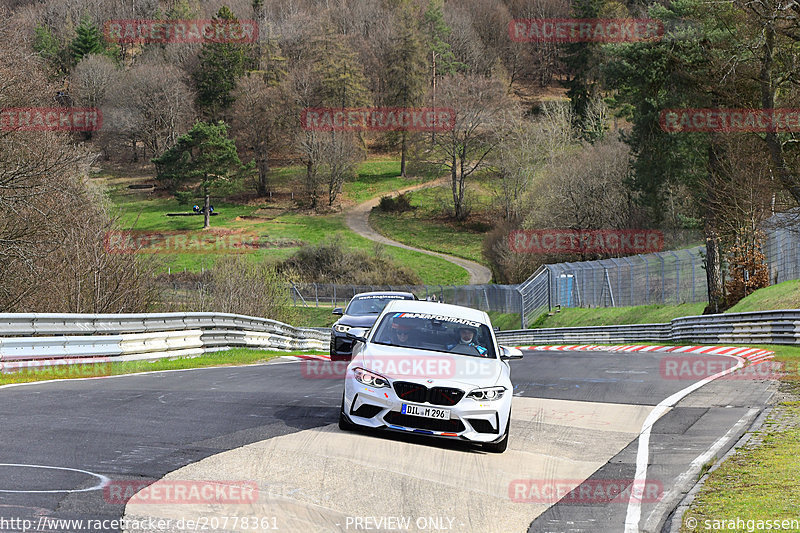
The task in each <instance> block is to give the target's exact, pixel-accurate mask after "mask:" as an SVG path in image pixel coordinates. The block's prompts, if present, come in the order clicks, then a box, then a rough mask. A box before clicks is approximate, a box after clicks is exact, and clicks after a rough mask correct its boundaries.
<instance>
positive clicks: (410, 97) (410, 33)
mask: <svg viewBox="0 0 800 533" xmlns="http://www.w3.org/2000/svg"><path fill="white" fill-rule="evenodd" d="M387 63H388V69H387V86H388V94H387V98H386V100H387V103H388V104H389V105H392V106H398V107H413V106H416V105H419V103H420V102H421V101H422V98H423V96H424V95H425V83H426V74H425V69H426V67H427V64H426V60H425V48H424V45H423V44H422V40H421V39H420V35H419V26H418V24H417V21H416V20H414V17H413V14H412V13H411V10H410V8H409V6H408V4H406V5H403V6H402V7H401V12H400V13H399V24H398V28H397V36H396V37H394V38H393V39H392V47H391V49H390V51H389V54H388V57H387ZM407 139H408V132H407V131H402V132H401V133H400V175H401V176H403V177H405V175H406V158H407V152H408V146H407Z"/></svg>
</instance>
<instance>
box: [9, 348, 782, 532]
mask: <svg viewBox="0 0 800 533" xmlns="http://www.w3.org/2000/svg"><path fill="white" fill-rule="evenodd" d="M665 357H670V355H669V354H664V353H641V352H640V353H607V352H588V353H582V352H534V351H529V352H525V358H524V359H522V360H519V361H512V368H513V373H512V378H513V381H514V386H515V390H514V396H515V397H514V407H513V420H512V426H511V440H510V444H509V449H508V450H507V451H506V453H504V454H488V453H485V452H483V451H482V450H480V449H479V448H476V447H472V446H470V445H467V444H463V443H460V442H451V441H440V440H431V439H429V438H426V437H418V436H413V435H406V434H396V433H387V432H371V433H365V432H356V433H351V432H342V431H340V430H339V429H338V427H337V426H336V422H337V419H338V409H339V403H340V400H341V395H342V383H341V380H340V379H310V378H309V377H308V375H307V373H304V372H303V371H302V365H303V364H304V363H303V362H301V361H298V360H293V359H289V358H282V359H279V360H277V361H276V362H273V363H270V364H265V365H254V366H248V367H225V368H213V369H197V370H189V371H177V372H157V373H149V374H140V375H132V376H122V377H114V378H100V379H87V380H80V381H61V382H50V383H40V384H32V385H25V386H12V387H3V388H2V389H0V396H1V397H2V403H0V417H2V424H3V429H2V435H3V437H2V448H0V450H1V451H0V463H2V465H0V531H3V532H6V531H22V530H23V526H27V527H28V529H29V530H34V531H58V532H62V531H87V529H86V528H85V527H84V528H81V526H79V525H76V524H75V523H73V524H69V523H67V522H54V521H51V519H58V520H70V519H83V520H84V521H85V520H93V521H101V520H107V521H111V520H119V519H120V518H121V517H123V516H125V517H126V519H127V520H128V524H129V525H130V524H140V525H145V524H149V525H148V527H145V528H140V529H137V528H135V527H133V528H130V529H129V530H131V531H145V530H149V531H153V530H159V531H162V530H163V531H189V530H202V529H203V528H201V527H199V524H200V523H203V524H205V526H206V527H205V530H207V531H209V530H211V531H213V530H216V531H223V530H226V531H267V530H276V529H277V530H279V531H359V530H370V531H459V532H460V531H498V532H506V531H525V530H528V531H537V532H538V531H541V532H545V531H553V532H557V531H625V524H626V520H628V522H629V526H628V530H629V531H630V530H637V529H638V530H647V531H656V530H660V527H661V525H662V524H663V522H664V520H665V519H666V518H667V515H668V513H669V512H670V511H671V509H672V508H673V507H674V506H675V505H677V503H678V501H679V500H680V498H681V496H682V494H683V493H684V492H685V491H686V490H688V489H689V488H691V484H692V481H693V480H694V479H696V478H697V476H696V473H695V474H693V469H694V470H697V469H699V467H700V466H701V465H702V463H704V462H707V460H708V458H710V457H721V456H722V455H724V453H725V451H726V450H727V449H728V448H730V446H732V445H733V443H734V442H735V441H736V439H738V437H739V436H740V435H741V434H743V433H744V432H745V431H746V430H747V429H748V428H749V427H750V425H751V424H752V422H753V420H755V418H756V417H757V416H758V414H759V413H760V412H761V411H762V410H763V409H764V407H765V405H766V404H767V403H768V402H769V399H770V397H771V395H772V394H773V392H774V389H775V382H772V381H767V380H754V379H719V380H716V381H713V382H711V383H709V384H707V385H705V386H703V387H702V388H700V389H699V390H697V391H695V392H692V393H691V394H689V395H688V396H686V397H684V398H683V399H681V400H680V401H678V402H677V403H676V404H675V405H674V406H672V407H670V408H669V409H667V410H666V412H665V413H664V414H663V416H661V417H660V418H659V419H658V420H657V421H656V422H655V424H654V425H653V426H652V429H651V431H650V435H649V445H648V446H647V448H646V450H645V452H646V454H645V455H646V461H645V462H644V464H642V461H641V460H640V461H639V462H640V467H642V466H647V472H646V479H647V485H646V486H645V491H654V492H652V493H651V492H648V496H655V497H644V498H642V503H641V506H640V508H639V509H638V510H637V512H633V511H632V507H631V505H630V502H629V501H628V500H629V498H628V494H629V492H625V490H627V491H630V484H631V481H632V480H633V479H634V477H635V475H636V467H637V452H638V455H639V456H641V451H640V450H639V443H640V438H639V434H640V432H641V430H642V424H643V423H644V421H645V419H646V418H647V416H648V415H649V414H650V413H651V412H652V411H653V409H654V408H655V407H656V406H657V405H658V404H659V403H660V402H662V400H664V399H665V398H667V397H669V396H670V395H672V394H673V393H675V392H677V391H680V390H682V389H684V388H686V387H688V386H690V385H691V384H692V383H694V382H695V381H698V380H699V379H701V377H702V376H701V375H697V376H693V377H692V379H672V378H671V377H670V376H666V375H665V373H664V366H663V358H665ZM681 357H682V359H683V360H694V359H695V358H696V359H697V360H702V361H704V362H716V363H718V365H717V367H716V368H714V369H713V371H710V372H709V373H714V372H716V371H717V370H719V365H727V366H732V365H733V364H734V363H735V361H734V359H732V358H727V357H720V356H707V355H699V356H686V355H683V356H681ZM708 367H709V368H713V367H712V366H710V365H708ZM704 368H705V367H704ZM645 442H646V441H645ZM702 459H705V460H704V461H701V460H702ZM43 467H48V468H43ZM212 481H214V482H216V483H218V484H225V483H228V484H231V483H233V484H236V483H246V484H248V486H250V487H251V488H252V487H256V489H257V490H256V496H257V497H256V498H255V499H251V500H248V501H244V499H240V500H238V501H235V502H233V503H226V504H220V503H214V504H209V503H204V502H202V501H201V502H196V501H183V500H182V501H180V502H176V501H172V500H169V501H168V499H163V498H162V500H160V502H155V503H154V502H153V501H146V502H142V500H141V499H140V503H133V502H129V503H128V504H127V505H126V504H125V503H124V502H123V501H119V500H118V499H116V498H114V497H112V496H111V495H110V493H109V491H108V484H109V483H110V484H111V485H112V486H129V487H133V486H136V487H141V486H144V485H145V484H148V483H151V482H156V483H155V484H154V485H152V486H151V487H149V488H148V489H146V491H147V490H154V489H157V488H158V487H159V486H165V487H169V486H172V487H174V486H176V485H177V484H183V485H184V486H185V485H186V484H191V483H196V482H197V483H209V482H212ZM128 482H135V483H132V484H128V485H126V483H128ZM104 483H106V485H107V486H106V489H105V490H100V489H99V486H101V485H103V484H104ZM170 484H172V485H170ZM618 489H622V490H623V497H617V498H611V499H609V498H605V499H603V496H606V495H609V494H612V492H613V495H617V492H615V491H616V490H618ZM137 490H138V488H137ZM150 494H156V493H153V492H151V493H150ZM158 494H168V492H164V491H162V492H161V493H158ZM154 499H155V498H152V499H151V500H154ZM609 500H610V501H609ZM632 513H633V514H632ZM236 516H238V517H251V520H252V521H251V522H249V523H247V524H245V522H243V521H242V522H240V523H239V524H238V527H233V522H232V519H233V517H236ZM637 516H638V517H639V519H638V520H635V518H636V517H637ZM256 517H258V518H261V519H262V521H261V522H259V523H258V524H257V527H255V526H256V522H255V518H256ZM631 517H634V518H633V519H632V518H631ZM224 519H227V521H228V522H226V524H227V527H225V526H224V524H223V520H224ZM3 520H5V522H3ZM23 520H29V521H30V522H23ZM148 520H149V522H148ZM158 520H161V525H159V526H154V524H157V523H158ZM180 520H183V521H184V522H180ZM187 520H197V521H199V522H198V524H195V527H194V528H193V529H188V528H187V527H185V525H186V524H187V522H186V521H187ZM631 520H634V521H635V524H636V525H635V526H633V529H632V526H631ZM134 521H135V522H134ZM95 523H97V522H95ZM107 523H108V524H109V525H111V522H107ZM179 525H182V526H183V527H179ZM212 525H213V526H214V527H212ZM84 526H85V524H84ZM89 530H90V531H119V528H118V527H105V528H92V529H89Z"/></svg>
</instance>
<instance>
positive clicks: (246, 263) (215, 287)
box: [203, 254, 296, 323]
mask: <svg viewBox="0 0 800 533" xmlns="http://www.w3.org/2000/svg"><path fill="white" fill-rule="evenodd" d="M210 278H211V283H210V288H209V293H208V296H209V298H208V300H207V301H206V302H204V305H203V307H204V308H205V309H204V310H206V311H216V312H219V313H236V314H240V315H249V316H257V317H263V318H270V319H272V320H279V321H281V322H287V323H292V322H293V321H294V320H295V318H296V316H295V312H294V308H293V307H292V301H291V298H290V297H289V290H288V288H287V284H286V281H285V280H284V279H283V278H282V277H281V276H280V275H279V274H278V272H277V270H276V269H275V265H274V264H271V263H266V262H263V261H262V262H255V261H252V260H251V259H249V258H248V257H247V256H245V255H243V254H232V255H228V256H225V257H222V258H220V259H219V260H217V262H216V263H215V264H214V268H212V269H211V276H210Z"/></svg>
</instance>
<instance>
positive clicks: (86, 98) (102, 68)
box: [70, 54, 118, 107]
mask: <svg viewBox="0 0 800 533" xmlns="http://www.w3.org/2000/svg"><path fill="white" fill-rule="evenodd" d="M117 76H118V72H117V69H116V67H115V66H114V62H113V61H112V60H111V59H110V58H109V57H108V56H104V55H99V54H89V55H87V56H84V58H83V59H81V61H80V63H78V64H77V65H75V68H74V69H73V70H72V74H71V75H70V88H71V91H70V93H71V94H70V96H72V99H73V100H74V101H75V102H76V103H78V104H80V105H83V106H86V107H97V106H101V105H103V103H104V102H105V99H106V93H107V91H108V87H109V85H111V83H112V82H113V81H114V79H115V78H116V77H117Z"/></svg>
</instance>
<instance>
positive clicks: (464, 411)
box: [344, 378, 511, 443]
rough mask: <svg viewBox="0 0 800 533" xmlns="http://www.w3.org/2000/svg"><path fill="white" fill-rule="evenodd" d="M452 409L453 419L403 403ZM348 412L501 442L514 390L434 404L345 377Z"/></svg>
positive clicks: (354, 417)
mask: <svg viewBox="0 0 800 533" xmlns="http://www.w3.org/2000/svg"><path fill="white" fill-rule="evenodd" d="M403 403H409V404H413V405H423V406H432V407H437V408H442V409H449V410H450V420H437V419H433V418H425V417H417V416H411V415H404V414H402V413H401V409H402V407H401V406H402V404H403ZM344 406H345V414H346V415H347V418H349V419H350V421H351V422H352V423H354V424H357V425H359V426H364V427H370V428H382V429H388V430H393V431H403V432H408V433H417V434H423V435H432V436H436V437H444V438H452V439H459V440H468V441H472V442H479V443H489V442H497V441H499V440H501V439H502V438H503V436H504V433H505V430H506V425H507V424H508V422H509V421H508V413H509V412H510V409H511V391H506V393H505V394H504V395H503V397H502V398H500V399H499V400H494V401H490V402H487V401H483V402H480V401H478V400H473V399H471V398H467V397H463V398H461V399H460V400H459V401H458V402H457V403H456V404H455V405H449V406H447V405H431V404H428V403H419V402H408V401H404V400H402V399H400V398H399V397H398V396H397V394H396V393H395V391H394V388H393V387H383V388H378V389H375V388H371V387H367V386H365V385H363V384H361V383H359V382H357V381H355V380H354V379H350V378H348V379H346V380H345V398H344Z"/></svg>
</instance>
